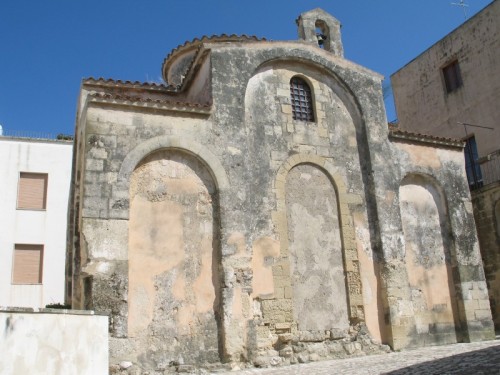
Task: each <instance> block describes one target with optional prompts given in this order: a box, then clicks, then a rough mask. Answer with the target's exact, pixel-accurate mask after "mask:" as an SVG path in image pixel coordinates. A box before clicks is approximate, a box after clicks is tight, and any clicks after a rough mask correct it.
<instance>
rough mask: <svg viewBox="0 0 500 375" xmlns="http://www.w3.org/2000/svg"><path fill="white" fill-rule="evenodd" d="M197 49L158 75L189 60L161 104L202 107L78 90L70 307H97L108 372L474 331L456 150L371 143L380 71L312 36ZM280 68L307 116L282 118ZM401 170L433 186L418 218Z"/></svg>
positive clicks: (372, 348) (474, 252)
mask: <svg viewBox="0 0 500 375" xmlns="http://www.w3.org/2000/svg"><path fill="white" fill-rule="evenodd" d="M231 38H233V37H231ZM219 41H220V43H219ZM197 43H198V45H195V46H196V48H194V47H190V46H189V45H188V46H187V47H185V48H188V51H187V52H186V51H183V50H182V48H181V50H180V52H178V53H179V56H178V58H179V61H177V63H176V61H173V62H169V63H167V64H166V66H167V67H168V66H170V65H171V66H174V67H177V68H179V69H180V67H188V66H190V65H189V64H187V61H184V60H183V59H184V57H185V56H186V55H189V53H190V52H189V48H193V49H196V50H197V51H198V52H197V54H194V55H193V58H194V59H195V61H198V62H199V63H197V64H195V63H193V64H194V65H193V66H194V67H193V68H192V69H193V71H192V72H188V73H187V75H186V76H187V77H193V76H196V74H199V75H198V76H196V77H198V80H196V79H195V78H196V77H195V78H193V79H194V81H193V82H191V83H190V85H187V87H186V88H185V89H184V91H183V92H182V94H180V95H181V97H183V98H197V97H200V95H201V96H203V97H204V98H206V95H208V93H210V100H209V102H210V103H211V105H210V106H208V107H203V106H201V105H200V104H199V103H184V104H183V103H179V102H175V99H178V97H177V96H176V95H177V94H176V93H172V92H169V91H164V92H163V95H164V100H163V101H161V100H159V99H158V98H160V97H161V92H160V89H158V88H157V87H142V86H141V87H137V85H135V84H127V83H122V84H121V86H122V89H123V90H124V91H128V92H129V94H130V95H129V96H127V97H126V99H123V97H122V96H116V92H117V91H118V88H117V84H115V83H106V82H95V81H91V82H90V81H89V82H88V83H87V84H85V83H84V87H83V92H84V94H82V96H85V95H88V96H87V100H86V101H84V102H82V103H85V104H82V105H83V106H84V107H83V108H82V109H81V112H82V116H80V117H79V121H80V122H79V126H78V128H79V132H78V134H79V142H80V144H81V148H78V150H79V151H78V154H77V155H76V158H75V160H76V161H77V163H78V166H77V168H76V170H77V172H76V173H77V176H76V178H75V181H76V182H75V193H74V197H75V200H74V205H75V206H74V209H73V214H74V215H78V216H77V218H75V219H74V222H75V230H74V236H75V238H74V241H73V243H74V249H73V257H74V258H75V260H74V262H73V265H72V267H73V274H74V284H73V304H74V306H86V307H92V308H95V309H97V310H99V311H105V312H108V313H109V314H110V316H111V321H110V322H111V324H110V334H111V340H110V353H111V361H112V363H118V362H120V361H123V360H126V361H133V362H134V364H136V365H137V366H138V367H140V368H142V369H144V370H148V371H149V370H154V371H165V370H166V371H170V370H172V371H173V370H175V368H176V366H181V365H204V366H208V367H210V366H213V362H215V361H218V360H219V359H220V360H221V361H223V362H229V363H232V364H234V365H236V364H237V363H241V362H246V363H252V364H254V365H257V366H269V365H281V364H289V363H296V362H306V361H312V360H319V359H326V358H338V357H344V356H347V355H359V354H363V353H376V352H384V351H386V350H387V347H385V346H384V345H381V342H384V343H388V344H390V345H391V346H393V348H395V349H401V348H405V347H409V346H421V345H429V344H431V343H439V342H449V341H453V340H478V339H484V338H490V337H491V334H490V333H491V332H490V329H491V324H490V323H491V320H489V319H490V318H489V317H488V314H487V310H485V309H484V308H483V305H482V303H483V302H484V300H486V301H487V296H486V295H483V294H484V293H483V291H484V290H485V284H484V275H483V274H482V269H481V262H480V257H479V251H478V246H477V239H476V237H475V235H474V222H473V220H472V213H471V211H470V206H471V205H470V196H469V195H468V189H467V183H466V181H465V174H464V169H463V158H461V157H462V154H461V150H458V151H457V150H456V149H446V148H437V147H431V146H429V143H426V144H425V145H422V144H415V142H405V141H400V140H393V139H389V130H388V128H387V125H386V118H385V112H384V108H383V102H382V91H381V79H382V77H380V76H379V75H377V74H376V73H373V72H370V71H368V70H366V69H364V68H362V67H359V66H357V65H355V64H353V63H351V62H349V61H346V60H344V59H343V58H341V57H340V56H335V55H333V54H331V53H329V52H328V51H325V50H322V49H319V48H318V46H317V45H315V44H314V43H309V42H305V41H299V42H266V41H255V40H252V41H248V40H246V39H244V38H243V39H242V40H241V43H230V42H229V41H224V40H219V39H214V40H212V41H210V40H209V39H206V40H205V41H204V42H197ZM171 58H172V59H174V60H175V58H176V55H175V53H174V55H173V57H171ZM204 59H206V60H204ZM177 68H176V69H177ZM183 69H184V68H183ZM196 72H198V73H196ZM174 73H175V72H174ZM177 73H178V72H177ZM177 73H175V74H177ZM167 76H168V72H167ZM296 76H298V77H301V78H302V79H304V80H305V81H306V82H307V83H308V84H309V86H310V88H311V91H312V97H313V107H314V113H315V121H314V122H304V121H298V120H294V119H293V116H292V107H291V102H290V80H291V79H292V78H293V77H296ZM182 82H183V81H182ZM182 82H181V83H182ZM118 86H120V85H118ZM191 88H192V90H193V92H190V90H191ZM95 90H97V91H98V93H95V92H94V91H95ZM99 90H100V91H99ZM148 90H150V91H152V93H151V97H152V98H154V99H151V100H150V101H147V102H145V101H144V98H146V97H147V95H148ZM165 90H166V89H165ZM201 93H202V94H201ZM134 95H138V98H137V99H135V100H134V99H133V98H134ZM193 100H194V99H193ZM424 143H425V142H424ZM408 175H422V176H430V177H429V178H430V180H431V181H433V184H431V185H432V186H434V187H435V188H433V189H434V190H435V191H436V192H439V194H438V196H434V195H432V194H431V196H432V199H433V200H432V199H430V198H429V200H427V201H426V202H427V204H426V205H425V207H426V209H429V210H430V211H429V212H431V217H432V218H433V220H431V221H429V222H428V223H426V225H424V226H422V227H418V226H417V223H416V222H415V220H414V219H411V218H410V219H408V220H407V217H408V216H411V215H415V214H416V213H415V210H416V209H417V207H420V206H418V204H419V202H413V201H411V199H410V198H411V195H412V194H409V197H408V194H407V192H406V187H407V186H406V184H405V183H403V181H405V180H404V179H405V176H408ZM78 181H81V182H80V185H78ZM77 186H78V187H79V189H78V188H77ZM419 186H420V185H418V186H417V189H420V187H419ZM422 186H424V185H422ZM425 186H426V187H427V185H425ZM77 189H78V191H77ZM426 189H427V188H426ZM424 190H425V189H424ZM431 190H432V189H431ZM431 190H429V189H427V190H425V191H427V192H429V191H431ZM434 190H432V192H433V194H434ZM419 191H420V190H419ZM405 194H406V195H405ZM425 194H427V195H426V197H428V195H429V194H430V193H425ZM436 194H437V193H436ZM400 195H401V196H400ZM405 202H406V203H405ZM407 203H408V204H409V208H405V207H406V206H405V204H407ZM410 203H411V204H410ZM412 207H413V208H412ZM76 224H77V225H76ZM405 226H406V229H405ZM79 228H81V233H80V232H79ZM404 230H406V233H405V231H404ZM414 232H417V233H420V232H425V233H426V236H427V237H425V238H428V239H429V240H431V239H439V238H440V237H439V236H440V234H439V233H441V239H442V240H441V242H442V246H435V247H434V248H433V249H434V252H433V253H432V254H431V257H432V259H436V261H437V260H438V259H439V260H440V263H439V267H437V268H433V267H431V266H430V264H428V263H425V262H424V263H425V264H423V265H421V264H420V265H419V264H417V265H415V264H414V263H415V262H413V261H412V260H411V258H412V254H413V256H418V254H419V252H420V253H422V251H423V250H422V249H421V248H418V247H415V246H414V245H413V243H414V242H415V240H416V239H417V235H416V234H415V233H414ZM471 233H472V234H471ZM451 234H453V236H452V235H451ZM405 236H406V237H405ZM412 249H413V250H412ZM412 251H413V252H412ZM448 254H449V260H448V258H446V257H447V256H448ZM443 257H444V260H443ZM412 262H413V263H412ZM415 271H417V272H418V274H419V275H423V276H428V278H434V277H435V278H437V279H438V280H448V284H449V292H448V294H447V293H445V292H444V293H441V294H438V295H437V296H434V295H433V294H432V289H431V288H429V287H427V285H426V284H425V282H424V281H422V280H420V279H419V278H415V277H414V276H415V274H414V272H415ZM419 289H422V290H424V292H423V293H422V295H424V296H425V297H428V298H427V299H430V298H431V297H432V298H434V297H436V298H437V300H436V301H435V303H434V302H429V303H426V304H424V303H423V299H422V298H421V296H419V295H416V294H417V292H418V290H419ZM481 293H483V294H481ZM454 303H455V304H456V307H453V306H454V305H453V304H454ZM419 309H420V310H419ZM416 311H417V312H418V313H417V314H416ZM451 317H452V318H451ZM433 330H434V331H433ZM454 331H456V332H457V333H456V338H455V339H453V338H450V336H449V335H452V334H453V332H454ZM435 332H437V334H435ZM419 334H420V336H419ZM433 335H434V336H433ZM431 337H434V338H431ZM435 337H437V338H435Z"/></svg>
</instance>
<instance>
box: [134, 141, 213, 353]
mask: <svg viewBox="0 0 500 375" xmlns="http://www.w3.org/2000/svg"><path fill="white" fill-rule="evenodd" d="M129 192H130V215H129V244H128V265H129V274H128V282H129V288H128V336H129V337H130V338H133V339H135V340H137V341H138V345H144V347H148V348H149V349H148V357H151V359H152V360H159V359H160V358H164V357H165V356H167V358H170V359H172V360H174V359H175V360H178V359H179V358H182V359H183V360H184V362H185V363H207V362H208V363H214V362H218V361H220V357H221V355H222V350H221V348H222V325H221V317H222V304H221V272H220V270H219V265H220V262H221V255H220V243H219V239H220V233H219V231H220V225H219V221H220V217H219V215H220V214H219V211H220V210H219V203H218V202H219V196H218V189H217V185H216V183H215V181H214V178H213V173H212V172H211V171H210V170H209V169H208V167H207V165H206V164H205V163H204V161H202V160H200V159H199V158H197V157H195V156H194V155H193V153H192V152H190V153H187V152H184V151H182V150H179V149H178V148H169V149H161V150H157V151H155V152H151V153H148V155H147V156H146V157H144V158H143V159H142V160H141V161H140V162H139V163H137V165H136V167H135V168H134V170H133V171H132V172H131V173H130V190H129ZM158 362H159V361H158Z"/></svg>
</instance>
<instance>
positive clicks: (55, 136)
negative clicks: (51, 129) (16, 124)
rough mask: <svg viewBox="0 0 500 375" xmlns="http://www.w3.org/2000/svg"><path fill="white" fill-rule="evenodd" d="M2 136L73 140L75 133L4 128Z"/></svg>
mask: <svg viewBox="0 0 500 375" xmlns="http://www.w3.org/2000/svg"><path fill="white" fill-rule="evenodd" d="M0 136H4V137H12V138H30V139H43V140H45V139H50V140H53V139H57V140H66V141H70V140H73V135H71V134H53V133H45V132H41V131H26V130H5V129H4V130H3V132H2V134H0Z"/></svg>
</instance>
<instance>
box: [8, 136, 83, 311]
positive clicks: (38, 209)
mask: <svg viewBox="0 0 500 375" xmlns="http://www.w3.org/2000/svg"><path fill="white" fill-rule="evenodd" d="M72 149H73V142H72V141H63V140H54V139H52V140H51V139H37V138H27V137H10V136H0V160H1V161H2V162H1V164H0V181H1V182H0V228H1V229H0V306H16V307H34V308H39V307H44V306H45V305H47V304H54V303H63V302H64V266H65V247H66V227H67V208H68V195H69V186H70V179H71V158H72Z"/></svg>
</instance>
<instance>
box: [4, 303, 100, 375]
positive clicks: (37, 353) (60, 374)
mask: <svg viewBox="0 0 500 375" xmlns="http://www.w3.org/2000/svg"><path fill="white" fill-rule="evenodd" d="M0 327H2V329H1V332H2V333H1V337H2V338H1V339H0V352H1V353H2V355H1V356H0V373H1V374H40V375H42V374H46V375H56V374H57V375H84V374H88V375H96V374H107V373H108V368H109V364H108V317H107V316H98V315H93V314H92V312H83V311H81V312H76V311H68V310H64V312H63V311H60V310H59V311H58V310H53V309H42V310H41V312H28V311H22V310H8V309H3V310H1V311H0Z"/></svg>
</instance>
